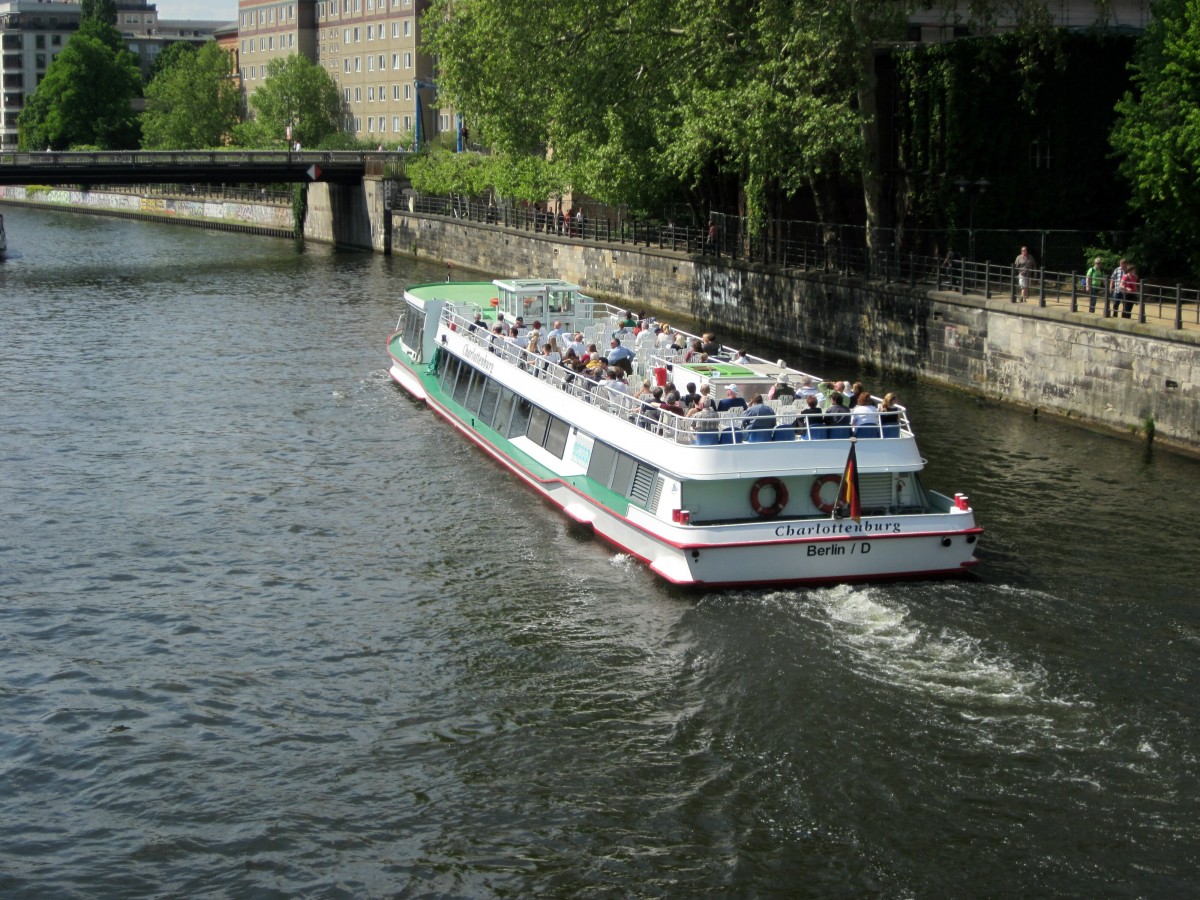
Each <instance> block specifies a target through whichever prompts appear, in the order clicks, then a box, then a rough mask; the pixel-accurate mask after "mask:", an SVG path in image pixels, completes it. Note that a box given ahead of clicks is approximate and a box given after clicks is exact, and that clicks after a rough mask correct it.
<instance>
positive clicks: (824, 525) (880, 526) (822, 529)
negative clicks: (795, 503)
mask: <svg viewBox="0 0 1200 900" xmlns="http://www.w3.org/2000/svg"><path fill="white" fill-rule="evenodd" d="M899 533H900V523H899V522H852V521H847V522H843V521H838V520H836V519H826V520H824V521H821V522H814V523H813V524H811V525H780V526H778V527H777V528H776V529H775V537H809V536H812V535H819V534H899Z"/></svg>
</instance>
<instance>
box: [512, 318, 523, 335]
mask: <svg viewBox="0 0 1200 900" xmlns="http://www.w3.org/2000/svg"><path fill="white" fill-rule="evenodd" d="M513 327H514V328H516V329H517V331H519V332H521V333H522V334H524V333H525V317H524V316H517V320H516V321H515V322H513Z"/></svg>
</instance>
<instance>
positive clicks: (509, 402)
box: [492, 387, 517, 437]
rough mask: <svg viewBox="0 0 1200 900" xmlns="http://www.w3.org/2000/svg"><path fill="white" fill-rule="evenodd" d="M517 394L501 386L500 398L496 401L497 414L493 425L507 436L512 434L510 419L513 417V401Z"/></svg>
mask: <svg viewBox="0 0 1200 900" xmlns="http://www.w3.org/2000/svg"><path fill="white" fill-rule="evenodd" d="M516 396H517V395H516V394H514V393H513V392H512V391H510V390H509V389H508V388H506V387H502V388H500V398H499V400H498V402H497V403H496V415H495V417H494V419H493V420H492V427H493V428H495V429H496V430H497V431H498V432H500V433H501V434H502V435H504V436H505V437H507V436H508V435H509V434H510V432H509V430H508V420H509V419H511V418H512V412H513V401H514V400H515V399H516Z"/></svg>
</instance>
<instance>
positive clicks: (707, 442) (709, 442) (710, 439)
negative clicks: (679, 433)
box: [696, 431, 721, 447]
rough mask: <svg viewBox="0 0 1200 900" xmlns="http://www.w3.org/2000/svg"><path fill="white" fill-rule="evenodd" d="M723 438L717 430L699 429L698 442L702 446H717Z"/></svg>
mask: <svg viewBox="0 0 1200 900" xmlns="http://www.w3.org/2000/svg"><path fill="white" fill-rule="evenodd" d="M720 440H721V436H720V435H719V434H718V433H717V432H715V431H697V432H696V444H697V445H698V446H700V447H715V446H716V445H717V444H718V443H719V442H720Z"/></svg>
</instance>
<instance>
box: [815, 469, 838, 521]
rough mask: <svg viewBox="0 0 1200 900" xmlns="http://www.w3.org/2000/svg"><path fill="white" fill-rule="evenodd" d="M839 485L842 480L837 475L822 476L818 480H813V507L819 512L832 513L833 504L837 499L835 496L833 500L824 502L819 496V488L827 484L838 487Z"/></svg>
mask: <svg viewBox="0 0 1200 900" xmlns="http://www.w3.org/2000/svg"><path fill="white" fill-rule="evenodd" d="M841 483H842V479H841V477H840V476H838V475H822V476H821V477H820V478H814V479H813V486H812V494H811V496H812V502H813V506H815V507H816V508H817V509H819V510H820V511H821V512H833V504H834V503H835V502H836V501H837V497H836V496H835V497H834V498H833V500H826V499H825V498H824V497H822V496H821V488H823V487H825V485H827V484H838V485H840V484H841Z"/></svg>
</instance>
